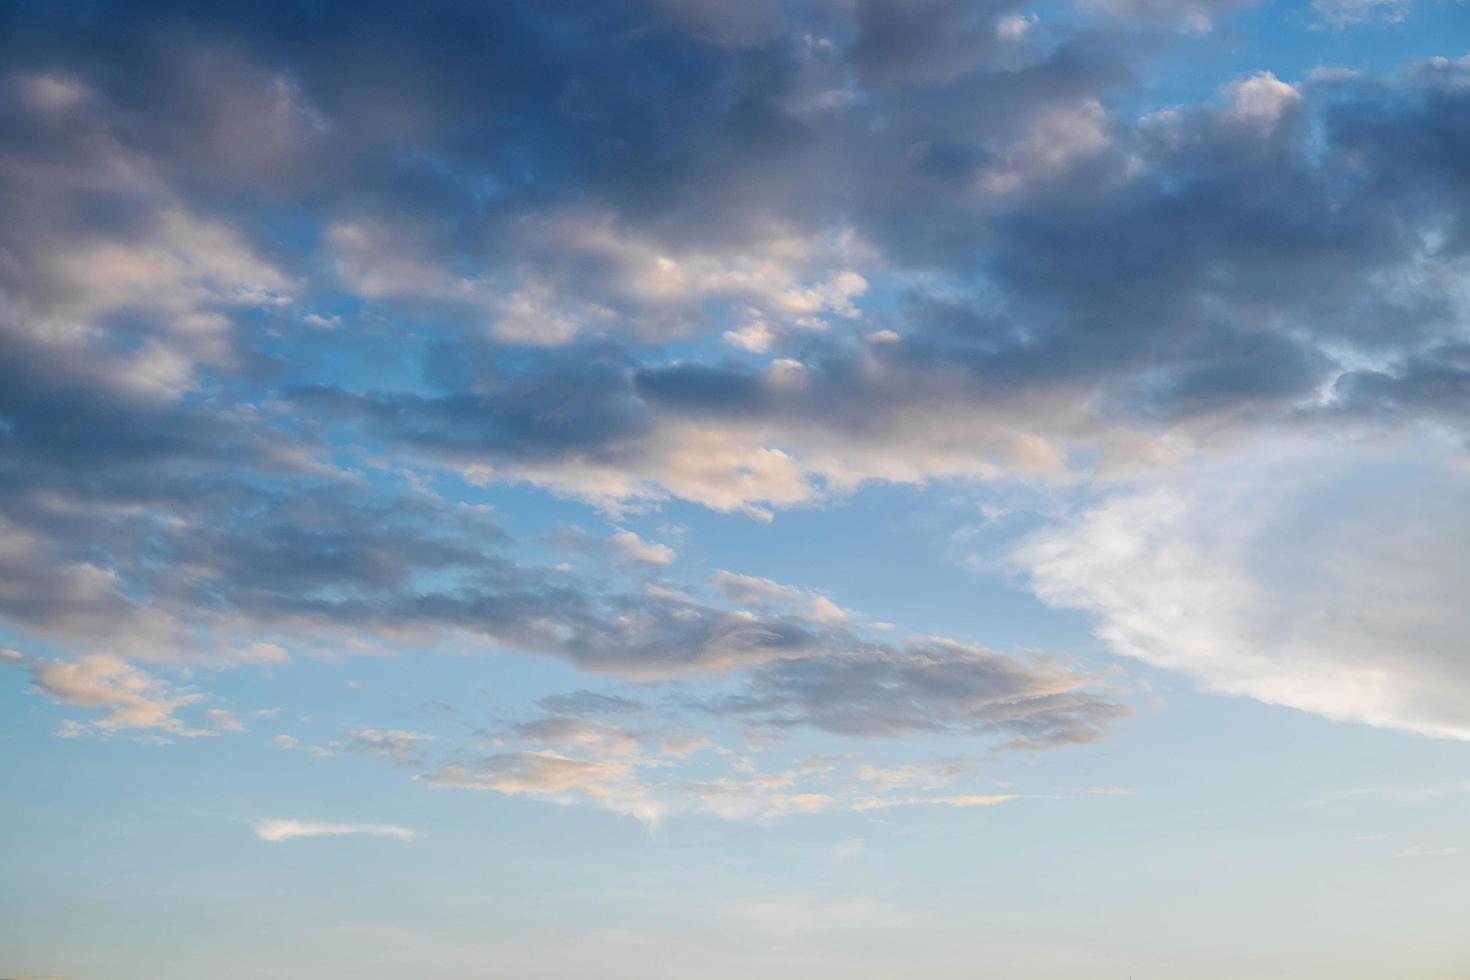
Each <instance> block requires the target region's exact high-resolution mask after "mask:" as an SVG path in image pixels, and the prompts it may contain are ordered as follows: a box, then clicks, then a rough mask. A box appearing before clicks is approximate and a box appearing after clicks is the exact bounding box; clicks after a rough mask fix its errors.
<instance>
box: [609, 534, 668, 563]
mask: <svg viewBox="0 0 1470 980" xmlns="http://www.w3.org/2000/svg"><path fill="white" fill-rule="evenodd" d="M608 542H609V544H611V545H612V548H613V550H614V551H616V552H617V553H618V554H619V555H621V556H622V557H623V558H625V559H627V560H628V561H637V562H644V563H647V564H650V565H667V564H668V563H669V562H671V561H673V560H674V559H675V558H676V557H678V555H677V553H676V552H675V551H674V549H673V548H670V547H669V546H668V545H666V544H660V543H659V542H657V541H645V540H644V539H643V538H640V537H639V536H638V535H637V534H635V533H633V532H632V531H627V530H621V531H617V532H615V533H614V534H613V535H612V536H611V537H610V538H608Z"/></svg>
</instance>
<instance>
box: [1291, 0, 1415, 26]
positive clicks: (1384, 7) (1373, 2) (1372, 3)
mask: <svg viewBox="0 0 1470 980" xmlns="http://www.w3.org/2000/svg"><path fill="white" fill-rule="evenodd" d="M1411 3H1412V0H1312V13H1314V14H1316V15H1317V17H1318V18H1319V19H1320V20H1321V22H1322V24H1323V25H1324V26H1327V27H1332V28H1343V27H1349V26H1352V25H1354V24H1363V23H1367V22H1369V21H1382V22H1385V23H1390V24H1397V23H1400V22H1402V21H1403V20H1404V19H1405V18H1407V17H1408V15H1409V8H1410V6H1411Z"/></svg>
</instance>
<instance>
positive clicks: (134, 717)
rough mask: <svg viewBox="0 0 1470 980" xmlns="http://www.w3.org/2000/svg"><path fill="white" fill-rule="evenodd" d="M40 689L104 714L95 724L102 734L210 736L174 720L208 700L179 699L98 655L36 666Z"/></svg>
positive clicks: (127, 666)
mask: <svg viewBox="0 0 1470 980" xmlns="http://www.w3.org/2000/svg"><path fill="white" fill-rule="evenodd" d="M31 677H32V680H33V681H34V682H35V685H36V687H37V688H38V689H39V690H41V691H42V692H44V693H45V694H48V695H50V696H51V697H53V698H55V699H56V700H57V701H61V702H63V703H64V704H73V705H77V706H79V707H85V708H101V709H103V712H104V714H103V717H102V718H101V719H100V720H99V721H97V722H95V723H94V725H95V727H96V728H98V729H102V730H114V729H123V728H156V729H160V730H162V731H166V732H169V733H171V734H174V735H200V734H208V733H207V732H200V731H197V730H192V729H189V728H188V727H187V726H185V725H184V723H183V722H182V721H180V720H179V719H178V718H175V717H174V712H175V711H176V710H178V709H179V708H180V707H183V706H185V705H189V704H193V703H195V702H197V701H199V700H200V699H201V698H202V697H203V695H200V694H190V693H179V692H176V691H173V690H172V689H171V688H170V687H169V686H168V685H167V684H165V683H164V682H162V681H160V680H158V679H157V678H155V677H153V676H152V675H150V674H148V673H147V672H146V671H144V670H141V669H140V668H137V667H134V666H132V665H130V664H128V663H126V662H124V661H122V660H120V659H118V658H117V657H114V656H111V655H109V654H104V653H97V654H91V655H89V656H85V657H81V658H80V659H78V660H71V661H68V660H36V661H34V662H33V663H32V664H31Z"/></svg>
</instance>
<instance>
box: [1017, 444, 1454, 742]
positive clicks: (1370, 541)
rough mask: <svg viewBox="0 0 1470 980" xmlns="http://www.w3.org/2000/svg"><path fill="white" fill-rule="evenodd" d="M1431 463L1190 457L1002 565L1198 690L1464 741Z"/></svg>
mask: <svg viewBox="0 0 1470 980" xmlns="http://www.w3.org/2000/svg"><path fill="white" fill-rule="evenodd" d="M1437 455H1438V454H1436V453H1434V452H1426V453H1425V454H1424V455H1422V456H1421V455H1419V454H1417V453H1414V452H1409V451H1407V450H1404V451H1399V450H1390V451H1388V452H1382V451H1380V452H1374V451H1371V450H1369V449H1367V448H1366V447H1342V448H1339V449H1333V448H1330V447H1321V446H1314V447H1308V446H1302V445H1297V444H1288V445H1286V446H1282V447H1278V448H1277V449H1276V451H1275V452H1273V453H1271V454H1270V455H1269V456H1267V455H1263V454H1259V453H1257V454H1255V455H1252V456H1250V457H1247V458H1237V459H1226V460H1220V461H1218V462H1206V461H1200V462H1198V463H1196V464H1195V465H1193V466H1191V467H1190V468H1189V471H1188V472H1187V473H1184V474H1181V475H1179V476H1178V477H1177V478H1176V479H1174V480H1171V481H1169V482H1168V483H1166V484H1164V485H1162V486H1157V487H1146V488H1140V489H1137V490H1124V491H1119V492H1117V493H1114V494H1112V495H1111V496H1110V497H1108V498H1107V499H1105V500H1104V501H1103V502H1101V503H1098V504H1095V505H1092V506H1090V507H1086V508H1083V509H1082V510H1080V511H1079V512H1078V513H1076V514H1075V515H1074V516H1072V517H1071V518H1070V519H1069V520H1067V521H1066V522H1064V523H1063V524H1062V525H1061V526H1059V527H1055V528H1052V529H1049V530H1046V531H1042V532H1040V533H1039V534H1038V535H1036V536H1035V537H1033V538H1032V539H1030V540H1029V541H1028V542H1027V543H1026V544H1025V545H1023V546H1022V548H1021V550H1020V553H1019V555H1018V559H1019V562H1020V564H1021V565H1022V567H1023V568H1025V569H1026V571H1027V573H1028V574H1029V576H1030V581H1031V585H1032V588H1033V589H1034V590H1035V591H1036V593H1037V594H1038V595H1039V596H1040V597H1041V598H1042V599H1043V600H1045V601H1046V602H1048V603H1050V604H1051V605H1054V606H1057V607H1062V608H1071V609H1081V610H1084V611H1086V612H1088V613H1090V614H1092V616H1093V617H1094V620H1095V623H1096V630H1097V633H1098V635H1099V636H1100V637H1101V638H1102V639H1103V640H1104V641H1105V642H1106V643H1107V644H1108V645H1109V646H1110V647H1111V648H1112V650H1113V651H1114V652H1116V653H1118V654H1122V655H1125V656H1130V657H1136V658H1138V659H1140V660H1143V661H1145V662H1147V663H1150V664H1153V665H1154V666H1158V667H1164V668H1168V669H1173V670H1178V671H1182V672H1184V673H1186V674H1189V675H1190V676H1193V677H1195V678H1196V679H1198V680H1199V681H1200V682H1201V683H1202V684H1203V685H1204V686H1205V687H1206V688H1207V689H1208V690H1212V691H1217V692H1221V693H1225V694H1234V695H1243V696H1247V697H1252V698H1256V699H1258V700H1261V701H1264V702H1266V703H1268V704H1278V705H1284V706H1287V707H1292V708H1297V709H1300V710H1303V711H1309V712H1312V713H1315V714H1319V715H1322V716H1324V717H1327V718H1331V719H1335V720H1339V721H1353V722H1360V723H1366V724H1370V725H1377V726H1381V727H1386V728H1396V729H1400V730H1404V731H1412V732H1418V733H1421V734H1425V735H1434V736H1439V737H1446V738H1458V739H1466V738H1470V728H1467V726H1466V725H1465V722H1464V718H1463V715H1462V713H1461V712H1460V710H1459V708H1458V705H1460V704H1462V703H1463V702H1464V699H1465V698H1466V697H1467V696H1470V673H1467V672H1466V670H1465V665H1464V658H1463V656H1462V655H1461V651H1462V646H1463V644H1462V642H1461V640H1462V638H1463V637H1464V636H1465V635H1466V631H1467V630H1470V612H1467V609H1466V606H1465V604H1464V603H1463V602H1460V601H1459V600H1458V598H1457V588H1458V583H1460V582H1463V581H1466V579H1467V577H1470V566H1467V564H1466V556H1467V555H1470V538H1467V536H1466V534H1465V533H1464V531H1463V528H1464V526H1465V522H1464V521H1462V520H1460V519H1459V517H1458V515H1459V514H1461V513H1462V512H1463V511H1464V508H1465V507H1466V506H1470V497H1467V485H1466V483H1465V480H1464V476H1463V473H1462V472H1460V471H1458V470H1455V469H1452V468H1449V467H1446V466H1444V465H1443V464H1440V463H1436V462H1432V460H1434V459H1436V458H1437ZM1405 500H1412V501H1414V506H1413V507H1407V508H1406V507H1404V506H1403V501H1405Z"/></svg>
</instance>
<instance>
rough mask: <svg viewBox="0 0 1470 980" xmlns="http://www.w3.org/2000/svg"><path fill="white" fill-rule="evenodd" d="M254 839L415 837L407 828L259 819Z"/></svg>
mask: <svg viewBox="0 0 1470 980" xmlns="http://www.w3.org/2000/svg"><path fill="white" fill-rule="evenodd" d="M254 827H255V836H256V837H258V838H260V839H261V840H263V841H267V842H269V843H271V844H279V843H282V842H283V841H288V840H295V839H297V838H301V837H390V838H393V839H395V840H405V841H406V840H413V839H414V838H415V837H416V836H418V835H417V834H416V833H415V832H414V831H412V830H410V829H408V828H407V827H397V826H394V825H392V824H374V823H318V822H315V821H310V820H259V821H256V823H255V825H254Z"/></svg>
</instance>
